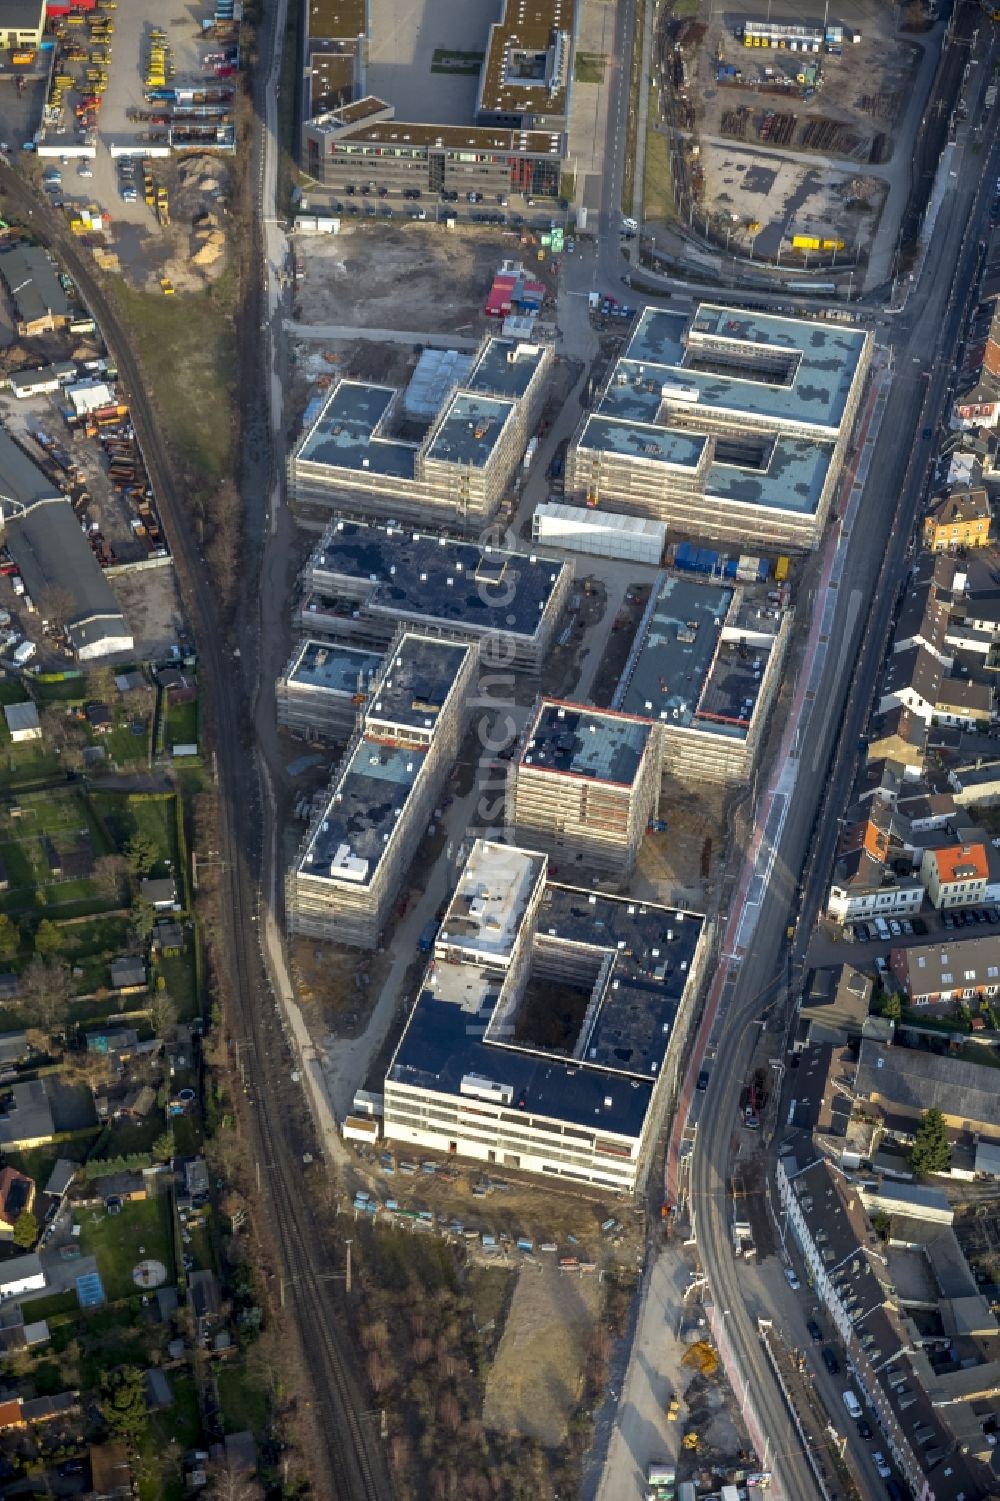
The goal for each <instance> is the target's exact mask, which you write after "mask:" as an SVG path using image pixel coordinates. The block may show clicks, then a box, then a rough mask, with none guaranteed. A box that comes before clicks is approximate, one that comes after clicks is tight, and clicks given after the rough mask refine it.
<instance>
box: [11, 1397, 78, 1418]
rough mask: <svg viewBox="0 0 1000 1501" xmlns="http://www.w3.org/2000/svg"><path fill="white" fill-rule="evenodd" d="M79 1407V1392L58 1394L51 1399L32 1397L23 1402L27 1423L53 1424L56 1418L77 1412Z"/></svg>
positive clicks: (22, 1406) (22, 1409)
mask: <svg viewBox="0 0 1000 1501" xmlns="http://www.w3.org/2000/svg"><path fill="white" fill-rule="evenodd" d="M79 1406H80V1393H79V1392H57V1393H55V1395H54V1396H51V1397H30V1398H29V1399H28V1400H27V1401H25V1402H22V1404H21V1411H22V1413H23V1414H24V1420H25V1422H26V1423H51V1422H52V1421H53V1419H54V1418H64V1417H65V1416H66V1415H67V1413H70V1412H76V1410H77V1408H78V1407H79Z"/></svg>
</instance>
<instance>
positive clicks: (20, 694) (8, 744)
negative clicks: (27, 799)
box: [0, 681, 62, 791]
mask: <svg viewBox="0 0 1000 1501" xmlns="http://www.w3.org/2000/svg"><path fill="white" fill-rule="evenodd" d="M30 696H31V695H30V694H29V693H28V692H27V690H26V689H25V688H24V687H23V686H22V685H21V684H20V683H18V682H14V681H3V682H0V789H2V790H4V791H16V790H17V789H18V788H19V787H28V786H31V785H32V784H34V783H36V782H42V781H47V780H49V779H50V778H52V777H58V776H61V775H62V767H61V766H60V764H59V757H58V756H57V755H55V754H54V752H53V751H52V750H50V749H49V747H48V746H47V745H46V743H45V741H44V740H28V741H26V742H24V743H22V744H20V745H15V744H14V742H13V741H12V740H11V738H10V730H8V728H7V720H6V718H5V717H4V714H3V712H2V711H3V708H4V706H5V705H7V704H19V703H23V702H24V701H25V699H28V698H30Z"/></svg>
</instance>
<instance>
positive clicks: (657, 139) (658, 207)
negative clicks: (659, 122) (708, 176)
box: [642, 101, 674, 221]
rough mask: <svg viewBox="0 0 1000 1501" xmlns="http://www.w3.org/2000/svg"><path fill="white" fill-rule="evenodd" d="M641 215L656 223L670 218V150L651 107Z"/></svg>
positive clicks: (672, 207) (672, 206)
mask: <svg viewBox="0 0 1000 1501" xmlns="http://www.w3.org/2000/svg"><path fill="white" fill-rule="evenodd" d="M651 102H652V101H651ZM642 216H643V218H644V219H658V220H660V221H666V220H670V219H672V218H673V217H674V186H673V177H672V174H671V171H670V147H669V144H668V142H667V138H666V136H665V135H664V134H663V132H662V131H660V130H657V129H656V113H655V110H654V109H652V108H651V109H650V111H649V115H648V116H647V119H646V158H645V166H644V168H643V182H642Z"/></svg>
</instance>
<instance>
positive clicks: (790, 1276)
mask: <svg viewBox="0 0 1000 1501" xmlns="http://www.w3.org/2000/svg"><path fill="white" fill-rule="evenodd" d="M784 1271H785V1281H786V1282H787V1283H788V1285H789V1287H790V1288H791V1289H792V1292H793V1293H797V1292H798V1290H799V1288H800V1287H801V1286H802V1283H801V1282H800V1281H799V1279H798V1277H796V1275H795V1273H794V1271H793V1270H792V1268H791V1267H790V1266H786V1267H785V1269H784Z"/></svg>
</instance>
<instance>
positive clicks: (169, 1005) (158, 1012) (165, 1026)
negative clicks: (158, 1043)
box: [149, 990, 177, 1037]
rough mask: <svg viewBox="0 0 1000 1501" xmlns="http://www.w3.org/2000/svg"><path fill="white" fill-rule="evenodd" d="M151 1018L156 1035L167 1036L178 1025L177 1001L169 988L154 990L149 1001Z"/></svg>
mask: <svg viewBox="0 0 1000 1501" xmlns="http://www.w3.org/2000/svg"><path fill="white" fill-rule="evenodd" d="M149 1020H150V1022H151V1023H152V1026H153V1034H154V1036H156V1037H166V1036H167V1035H168V1033H171V1032H173V1030H174V1028H175V1027H176V1026H177V1003H176V1002H175V1000H174V998H173V996H172V995H171V994H170V992H169V990H154V991H153V994H152V998H151V999H150V1002H149Z"/></svg>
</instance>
